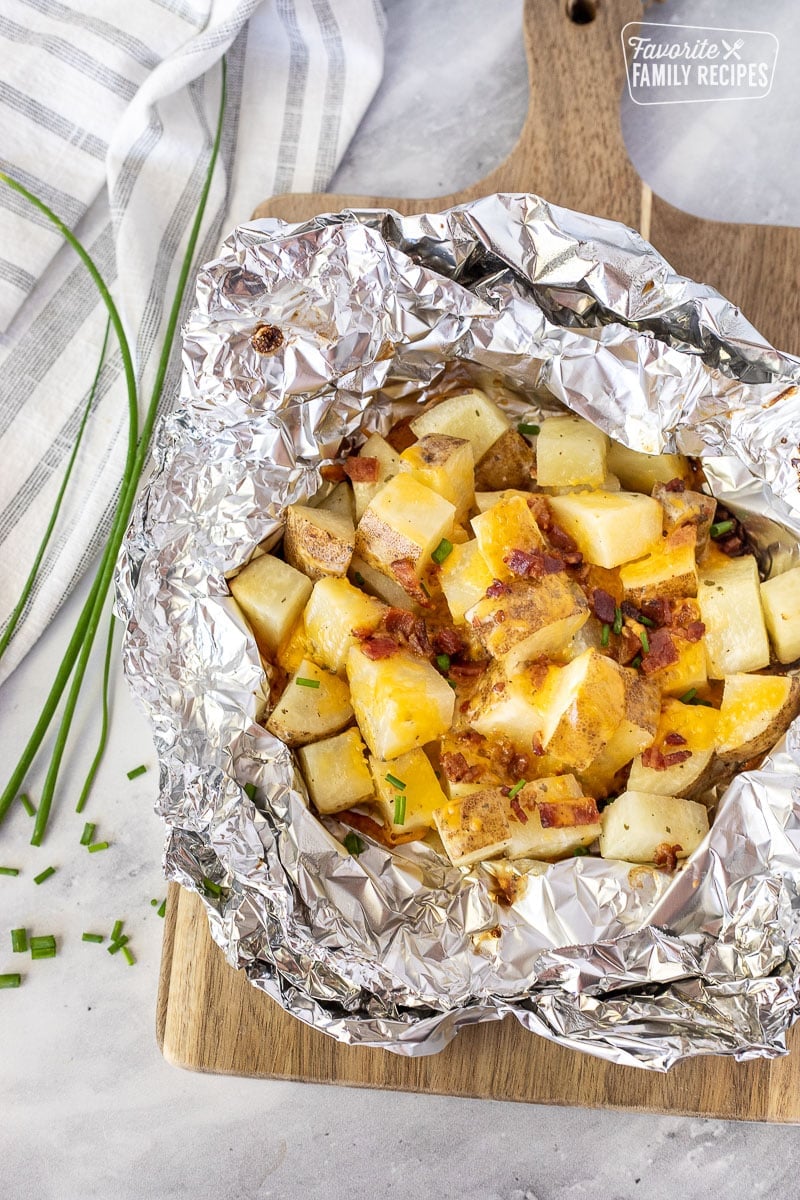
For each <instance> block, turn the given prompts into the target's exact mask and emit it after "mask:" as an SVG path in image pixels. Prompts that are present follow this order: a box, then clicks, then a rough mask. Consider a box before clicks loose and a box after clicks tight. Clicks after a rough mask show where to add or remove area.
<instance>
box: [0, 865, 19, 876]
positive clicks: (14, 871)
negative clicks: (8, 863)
mask: <svg viewBox="0 0 800 1200" xmlns="http://www.w3.org/2000/svg"><path fill="white" fill-rule="evenodd" d="M0 875H19V867H0Z"/></svg>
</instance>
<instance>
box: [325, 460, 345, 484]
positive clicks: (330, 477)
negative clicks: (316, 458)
mask: <svg viewBox="0 0 800 1200" xmlns="http://www.w3.org/2000/svg"><path fill="white" fill-rule="evenodd" d="M319 473H320V475H321V476H322V478H323V479H325V480H326V481H327V482H328V483H341V482H342V480H343V479H346V478H347V476H346V475H345V473H344V467H343V466H342V464H341V463H327V464H326V465H325V466H324V467H320V469H319Z"/></svg>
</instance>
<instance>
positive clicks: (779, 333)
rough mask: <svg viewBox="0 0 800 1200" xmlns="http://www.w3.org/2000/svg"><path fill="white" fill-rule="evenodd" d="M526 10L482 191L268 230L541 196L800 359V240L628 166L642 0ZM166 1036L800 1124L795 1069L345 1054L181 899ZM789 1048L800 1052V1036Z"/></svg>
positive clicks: (328, 1065) (407, 1080)
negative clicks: (657, 189)
mask: <svg viewBox="0 0 800 1200" xmlns="http://www.w3.org/2000/svg"><path fill="white" fill-rule="evenodd" d="M571 3H574V0H526V5H525V17H524V27H525V43H526V51H527V55H528V63H529V73H530V103H529V110H528V115H527V119H526V121H525V124H524V127H523V130H522V133H521V135H520V139H519V142H518V144H517V146H516V147H515V148H514V150H513V152H512V153H511V154H510V155H509V157H508V158H507V159H506V160H505V162H503V163H501V165H500V166H499V167H498V168H497V169H496V170H495V171H493V172H492V173H491V174H490V175H488V176H487V177H486V178H485V179H483V180H481V181H479V182H477V183H476V184H474V185H473V186H472V187H470V188H467V189H465V190H463V191H461V192H458V193H454V194H452V195H449V196H437V197H431V198H426V199H414V200H410V199H401V198H397V197H390V196H389V197H387V196H348V195H332V194H323V195H304V196H290V195H283V196H275V197H272V198H271V199H270V200H268V201H265V203H264V204H262V205H260V206H259V208H258V209H257V210H256V214H255V215H257V216H266V215H273V216H280V217H284V218H286V219H287V220H293V221H297V220H304V219H305V218H307V217H310V216H313V215H314V214H316V213H319V212H332V211H338V210H340V209H343V208H350V207H357V208H363V207H387V206H388V207H393V208H396V209H397V210H398V211H400V212H404V213H408V212H424V211H436V210H438V209H441V208H445V207H447V206H449V205H451V204H457V203H463V202H465V201H467V200H470V199H474V198H476V197H478V196H482V195H486V194H487V193H489V192H493V191H533V192H538V193H540V194H541V195H543V196H546V197H547V198H548V199H549V200H551V201H552V202H554V203H556V204H560V205H563V206H566V207H568V208H576V209H580V210H582V211H584V212H591V213H597V214H599V215H601V216H606V217H611V218H614V219H615V220H620V221H624V222H626V223H627V224H629V225H632V226H636V227H638V228H640V229H642V232H644V233H645V236H648V237H649V238H650V240H651V241H652V242H653V244H654V245H655V246H656V248H657V249H658V250H659V251H660V252H661V253H662V254H663V255H664V256H665V257H666V258H667V259H668V261H669V262H670V263H671V264H672V265H673V266H674V267H675V268H676V269H677V270H678V271H681V272H682V273H684V274H687V275H689V276H691V277H692V278H694V279H700V280H704V281H706V282H708V283H711V284H713V285H714V286H715V287H717V288H718V289H719V290H720V291H721V292H722V293H723V294H725V295H726V296H728V297H729V298H730V299H732V300H734V301H735V302H736V303H737V304H738V305H739V307H740V308H741V309H742V311H743V312H744V313H745V314H746V315H747V316H748V318H749V319H750V320H751V321H752V322H753V324H754V325H755V326H756V328H757V329H759V330H760V331H761V332H762V333H763V334H765V336H766V337H768V338H769V339H770V340H771V341H772V342H773V344H774V345H776V346H778V347H779V348H780V349H782V350H788V351H790V352H792V353H798V352H800V289H798V288H797V285H796V263H797V262H798V261H799V260H800V230H797V229H789V228H778V229H776V228H770V227H767V226H750V225H730V224H722V223H715V222H709V221H704V220H701V219H699V218H696V217H692V216H688V215H687V214H685V213H681V212H679V211H678V210H677V209H675V208H673V207H672V206H671V205H669V204H667V203H666V202H665V201H663V200H661V199H660V198H658V197H654V196H652V195H651V193H650V192H649V189H648V188H647V186H646V185H643V184H642V181H641V180H640V179H639V177H638V176H637V174H636V172H635V171H634V169H633V167H632V166H631V163H630V161H629V159H628V156H627V152H626V150H625V146H624V143H623V139H622V133H621V129H620V120H619V102H620V96H621V93H622V89H623V87H624V63H623V57H622V52H621V44H620V33H621V30H622V27H623V26H624V25H625V24H626V23H627V22H629V21H635V20H637V19H640V17H641V13H642V9H641V4H640V2H639V0H613V3H612V2H611V0H606V2H605V3H604V2H602V0H599V2H597V0H580V3H579V8H580V9H581V10H582V11H584V12H587V11H588V12H591V11H594V12H595V13H596V16H595V19H593V20H591V21H590V22H588V23H586V24H578V23H576V22H574V21H572V20H571V19H570V17H569V15H568V8H569V7H570V4H571ZM157 1033H158V1039H159V1044H160V1045H161V1047H162V1049H163V1052H164V1055H165V1057H166V1058H167V1059H168V1061H170V1062H172V1063H174V1064H176V1065H179V1066H182V1067H187V1068H190V1069H193V1070H198V1071H214V1072H222V1073H227V1074H238V1075H251V1076H260V1077H269V1078H278V1079H301V1080H312V1081H317V1082H327V1083H331V1082H333V1083H340V1084H346V1085H361V1086H368V1087H382V1088H395V1089H399V1090H403V1091H420V1092H434V1093H446V1094H450V1095H458V1096H479V1097H491V1098H494V1099H504V1100H526V1101H533V1102H538V1103H551V1104H578V1105H587V1106H604V1107H611V1108H623V1109H631V1110H651V1111H658V1112H671V1113H683V1114H698V1115H705V1116H718V1117H738V1118H743V1119H750V1120H764V1121H783V1122H800V1054H798V1053H797V1050H795V1053H794V1054H792V1055H790V1056H789V1057H788V1058H782V1059H776V1060H773V1061H772V1062H768V1061H765V1060H760V1061H757V1062H753V1063H746V1064H736V1063H735V1062H733V1061H732V1060H731V1059H726V1058H714V1059H710V1058H703V1059H695V1060H693V1061H691V1062H688V1063H683V1064H680V1065H679V1066H678V1067H676V1068H675V1069H674V1070H673V1071H671V1072H670V1073H669V1074H668V1075H666V1076H662V1075H656V1074H653V1073H650V1072H644V1071H640V1070H637V1069H636V1068H632V1067H618V1066H614V1065H612V1064H607V1063H604V1062H602V1061H601V1060H599V1059H594V1058H591V1057H589V1056H588V1055H585V1054H580V1053H577V1052H575V1051H570V1050H565V1049H562V1048H561V1047H559V1046H557V1045H554V1044H552V1043H549V1042H546V1041H544V1040H543V1039H541V1038H538V1037H536V1036H534V1035H532V1034H529V1033H528V1032H526V1031H525V1030H523V1029H522V1028H521V1027H520V1026H519V1025H517V1023H516V1022H515V1021H513V1020H511V1019H508V1020H505V1021H502V1022H496V1023H488V1024H483V1025H480V1026H473V1027H471V1028H469V1029H466V1030H465V1031H463V1032H462V1033H461V1034H459V1036H458V1037H457V1038H456V1039H455V1041H454V1042H452V1043H451V1045H450V1046H449V1047H448V1048H447V1049H446V1050H445V1051H443V1052H442V1053H441V1054H439V1055H435V1056H432V1057H427V1058H418V1059H408V1058H400V1057H398V1056H397V1055H394V1054H390V1053H387V1052H384V1051H380V1050H367V1049H362V1048H359V1047H348V1046H342V1045H340V1044H338V1043H336V1042H334V1041H333V1040H332V1039H330V1038H327V1037H326V1036H324V1035H322V1034H319V1033H316V1032H314V1031H313V1030H311V1029H309V1028H308V1027H307V1026H304V1025H302V1024H301V1023H300V1022H299V1021H297V1020H295V1019H294V1018H293V1017H289V1016H287V1015H286V1014H285V1013H284V1012H283V1011H282V1010H281V1009H280V1008H279V1007H278V1005H276V1004H275V1003H273V1002H272V1001H271V1000H269V999H268V998H267V997H265V996H264V995H263V994H262V993H261V992H259V991H257V989H256V988H254V987H252V986H251V985H250V984H249V983H248V981H247V979H246V977H245V976H244V974H243V973H241V972H236V971H233V970H232V969H231V968H230V967H228V966H227V964H226V963H225V961H224V958H223V956H222V954H221V952H220V951H219V949H218V948H217V947H216V946H215V945H214V943H213V942H212V940H211V937H210V935H209V933H208V927H207V923H206V919H205V916H204V913H203V909H202V905H201V903H200V901H199V900H198V899H197V898H196V897H195V896H193V895H191V894H189V893H187V892H183V891H181V889H179V888H177V887H175V886H174V885H173V886H171V887H170V892H169V901H168V907H167V916H166V921H165V935H164V952H163V959H162V970H161V979H160V988H159V998H158V1011H157ZM789 1042H790V1045H792V1044H794V1045H795V1047H797V1046H798V1045H800V1036H798V1035H796V1031H794V1032H793V1033H792V1034H791V1035H790V1038H789Z"/></svg>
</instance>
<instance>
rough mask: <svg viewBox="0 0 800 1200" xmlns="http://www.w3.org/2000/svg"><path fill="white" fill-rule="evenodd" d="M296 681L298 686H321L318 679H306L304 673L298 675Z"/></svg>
mask: <svg viewBox="0 0 800 1200" xmlns="http://www.w3.org/2000/svg"><path fill="white" fill-rule="evenodd" d="M295 683H296V684H297V686H298V687H307V688H318V687H319V680H318V679H304V678H303V676H302V675H298V676H297V679H295Z"/></svg>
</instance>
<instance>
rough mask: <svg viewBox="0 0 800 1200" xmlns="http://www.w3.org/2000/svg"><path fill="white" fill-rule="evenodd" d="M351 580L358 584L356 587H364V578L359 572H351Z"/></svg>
mask: <svg viewBox="0 0 800 1200" xmlns="http://www.w3.org/2000/svg"><path fill="white" fill-rule="evenodd" d="M353 579H355V581H356V583H357V584H358V586H359V587H363V586H364V583H365V580H364V576H363V575H362V574H361V572H360V571H354V572H353Z"/></svg>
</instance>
